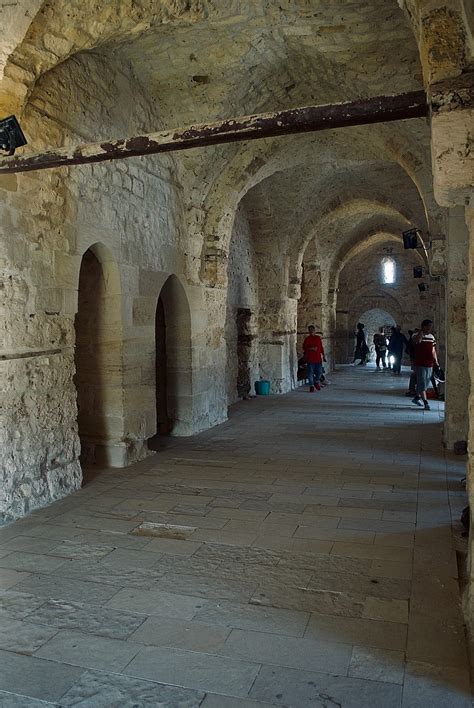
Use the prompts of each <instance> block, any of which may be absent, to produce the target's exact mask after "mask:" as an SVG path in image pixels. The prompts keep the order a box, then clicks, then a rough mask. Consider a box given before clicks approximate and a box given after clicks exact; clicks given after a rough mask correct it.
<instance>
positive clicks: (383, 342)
mask: <svg viewBox="0 0 474 708" xmlns="http://www.w3.org/2000/svg"><path fill="white" fill-rule="evenodd" d="M374 346H375V365H376V366H377V369H380V362H382V366H383V368H384V369H386V368H387V337H386V336H385V334H384V331H383V327H380V328H379V331H378V332H376V333H375V334H374Z"/></svg>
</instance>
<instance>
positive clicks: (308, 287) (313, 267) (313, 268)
mask: <svg viewBox="0 0 474 708" xmlns="http://www.w3.org/2000/svg"><path fill="white" fill-rule="evenodd" d="M303 267H304V276H303V284H302V287H301V297H300V299H299V301H298V322H297V324H298V353H300V352H301V350H302V348H301V345H302V342H303V339H304V337H305V336H306V334H307V332H306V328H307V326H308V325H309V324H314V325H315V327H316V331H317V332H318V331H319V332H321V334H322V339H323V344H324V350H325V352H326V358H327V361H328V368H331V369H333V368H334V356H333V350H334V337H335V329H336V305H335V303H336V295H337V290H335V289H330V288H329V272H328V269H326V268H322V267H321V263H320V261H319V260H307V261H305V262H304V266H303ZM290 295H291V293H290Z"/></svg>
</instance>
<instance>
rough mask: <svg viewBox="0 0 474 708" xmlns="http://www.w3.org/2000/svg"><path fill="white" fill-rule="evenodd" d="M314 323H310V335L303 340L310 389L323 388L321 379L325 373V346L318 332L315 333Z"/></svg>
mask: <svg viewBox="0 0 474 708" xmlns="http://www.w3.org/2000/svg"><path fill="white" fill-rule="evenodd" d="M315 331H316V330H315V327H314V325H309V327H308V336H307V337H306V339H305V340H304V342H303V351H304V357H305V360H306V373H307V377H308V379H309V386H310V388H309V390H310V392H311V393H313V392H314V389H316V390H317V391H320V390H321V386H320V385H319V381H320V379H321V374H322V373H323V358H324V347H323V341H322V339H321V337H320V336H319V335H318V334H315Z"/></svg>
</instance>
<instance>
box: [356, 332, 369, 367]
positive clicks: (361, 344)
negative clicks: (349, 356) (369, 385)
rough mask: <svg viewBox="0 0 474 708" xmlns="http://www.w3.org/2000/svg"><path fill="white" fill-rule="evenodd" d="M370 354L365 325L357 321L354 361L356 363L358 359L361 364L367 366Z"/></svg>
mask: <svg viewBox="0 0 474 708" xmlns="http://www.w3.org/2000/svg"><path fill="white" fill-rule="evenodd" d="M368 355H369V347H368V346H367V342H366V340H365V332H364V325H363V324H362V322H358V323H357V333H356V348H355V352H354V359H353V360H352V363H353V364H355V363H356V361H357V360H358V359H360V361H359V366H365V365H366V364H367V357H368Z"/></svg>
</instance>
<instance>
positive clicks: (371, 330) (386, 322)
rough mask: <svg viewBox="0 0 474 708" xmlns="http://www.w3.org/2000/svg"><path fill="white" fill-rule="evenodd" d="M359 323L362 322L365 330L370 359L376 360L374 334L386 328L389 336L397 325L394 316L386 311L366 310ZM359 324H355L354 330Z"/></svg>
mask: <svg viewBox="0 0 474 708" xmlns="http://www.w3.org/2000/svg"><path fill="white" fill-rule="evenodd" d="M357 322H362V323H363V324H364V329H365V338H366V342H367V346H368V347H369V349H370V359H371V360H372V359H374V356H375V348H374V334H375V333H376V332H378V331H379V328H380V327H384V329H385V330H386V332H387V334H388V333H389V332H390V328H391V327H394V326H395V325H396V324H397V323H396V322H395V319H394V318H393V317H392V315H391V314H390V313H388V312H386V310H382V309H380V308H377V307H374V308H372V309H371V310H366V312H364V313H363V314H362V315H361V316H360V317H359V318H358V319H357ZM357 322H353V323H351V324H353V327H354V330H355V328H356V326H357Z"/></svg>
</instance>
